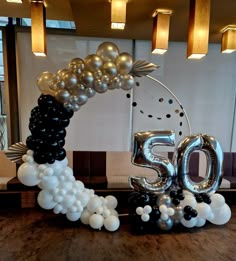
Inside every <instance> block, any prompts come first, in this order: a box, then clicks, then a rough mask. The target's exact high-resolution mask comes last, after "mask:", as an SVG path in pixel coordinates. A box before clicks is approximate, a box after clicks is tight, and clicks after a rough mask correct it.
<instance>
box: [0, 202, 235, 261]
mask: <svg viewBox="0 0 236 261" xmlns="http://www.w3.org/2000/svg"><path fill="white" fill-rule="evenodd" d="M232 212H233V216H232V218H231V221H230V222H229V223H228V224H226V225H224V226H216V225H211V224H207V225H206V226H205V227H204V228H200V229H199V228H198V229H197V228H196V229H192V230H186V229H181V230H178V231H174V232H171V233H168V234H159V235H158V234H157V235H145V236H135V235H132V234H131V232H130V231H129V225H128V224H127V222H125V220H124V222H122V225H121V228H120V230H119V231H117V232H115V233H109V232H107V231H104V230H102V231H94V230H91V229H90V228H88V227H85V226H82V225H81V226H80V225H79V224H78V223H73V222H69V221H67V220H66V218H65V217H64V216H59V215H54V214H53V213H52V211H45V210H42V209H18V210H16V209H15V210H0V261H11V260H14V261H15V260H40V261H41V260H45V261H46V260H47V261H54V260H55V261H60V260H68V261H69V260H76V261H77V260H85V261H89V260H121V261H125V260H134V261H138V260H160V261H161V260H166V261H172V260H174V261H175V260H188V261H191V260H194V261H195V260H204V261H205V260H207V261H211V260H214V261H217V260H221V261H222V260H236V207H233V208H232Z"/></svg>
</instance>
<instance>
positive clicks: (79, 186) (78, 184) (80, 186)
mask: <svg viewBox="0 0 236 261" xmlns="http://www.w3.org/2000/svg"><path fill="white" fill-rule="evenodd" d="M74 187H75V188H76V189H77V190H81V191H82V190H84V183H83V182H82V181H80V180H76V181H75V184H74Z"/></svg>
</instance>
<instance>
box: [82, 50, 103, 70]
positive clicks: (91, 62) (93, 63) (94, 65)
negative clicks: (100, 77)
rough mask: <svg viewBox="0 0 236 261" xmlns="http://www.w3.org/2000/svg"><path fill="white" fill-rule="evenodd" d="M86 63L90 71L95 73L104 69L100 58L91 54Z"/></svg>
mask: <svg viewBox="0 0 236 261" xmlns="http://www.w3.org/2000/svg"><path fill="white" fill-rule="evenodd" d="M84 63H85V67H86V69H87V70H88V71H91V72H95V71H97V70H99V69H100V68H101V67H102V64H103V61H102V59H101V58H100V56H98V55H96V54H90V55H88V56H87V57H86V58H85V59H84Z"/></svg>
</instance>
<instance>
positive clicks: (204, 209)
mask: <svg viewBox="0 0 236 261" xmlns="http://www.w3.org/2000/svg"><path fill="white" fill-rule="evenodd" d="M195 209H196V210H197V213H198V215H197V216H198V217H199V218H202V219H207V218H208V217H209V216H210V214H211V207H210V206H209V205H208V204H206V203H204V202H202V203H198V204H197V205H196V207H195Z"/></svg>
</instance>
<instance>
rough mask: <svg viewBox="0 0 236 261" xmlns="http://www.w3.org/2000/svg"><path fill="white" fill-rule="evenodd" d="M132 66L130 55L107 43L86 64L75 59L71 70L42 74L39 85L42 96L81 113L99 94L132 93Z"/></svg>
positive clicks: (89, 56)
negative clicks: (81, 108) (107, 92)
mask: <svg viewBox="0 0 236 261" xmlns="http://www.w3.org/2000/svg"><path fill="white" fill-rule="evenodd" d="M132 66H133V59H132V57H131V55H130V54H128V53H125V52H123V53H120V52H119V49H118V47H117V46H116V45H115V44H113V43H110V42H104V43H102V44H100V45H99V47H98V49H97V52H96V54H90V55H88V56H87V57H86V58H85V59H84V60H82V59H80V58H74V59H72V60H71V61H70V62H69V68H68V69H61V70H59V71H57V72H56V73H55V74H53V73H51V72H43V73H42V74H41V75H40V76H39V77H38V80H37V84H38V86H39V89H40V90H41V92H42V93H44V94H50V95H53V96H55V98H56V100H57V101H58V102H60V103H62V104H63V105H64V107H65V108H67V109H69V110H73V111H78V110H79V108H80V107H81V106H82V105H84V104H85V103H86V102H87V100H88V98H91V97H93V96H94V95H95V94H96V92H98V93H104V92H106V91H107V90H108V89H110V90H112V89H120V88H121V89H123V90H130V89H132V88H133V87H134V86H135V80H134V78H133V76H132V75H131V74H129V73H130V71H131V69H132Z"/></svg>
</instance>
